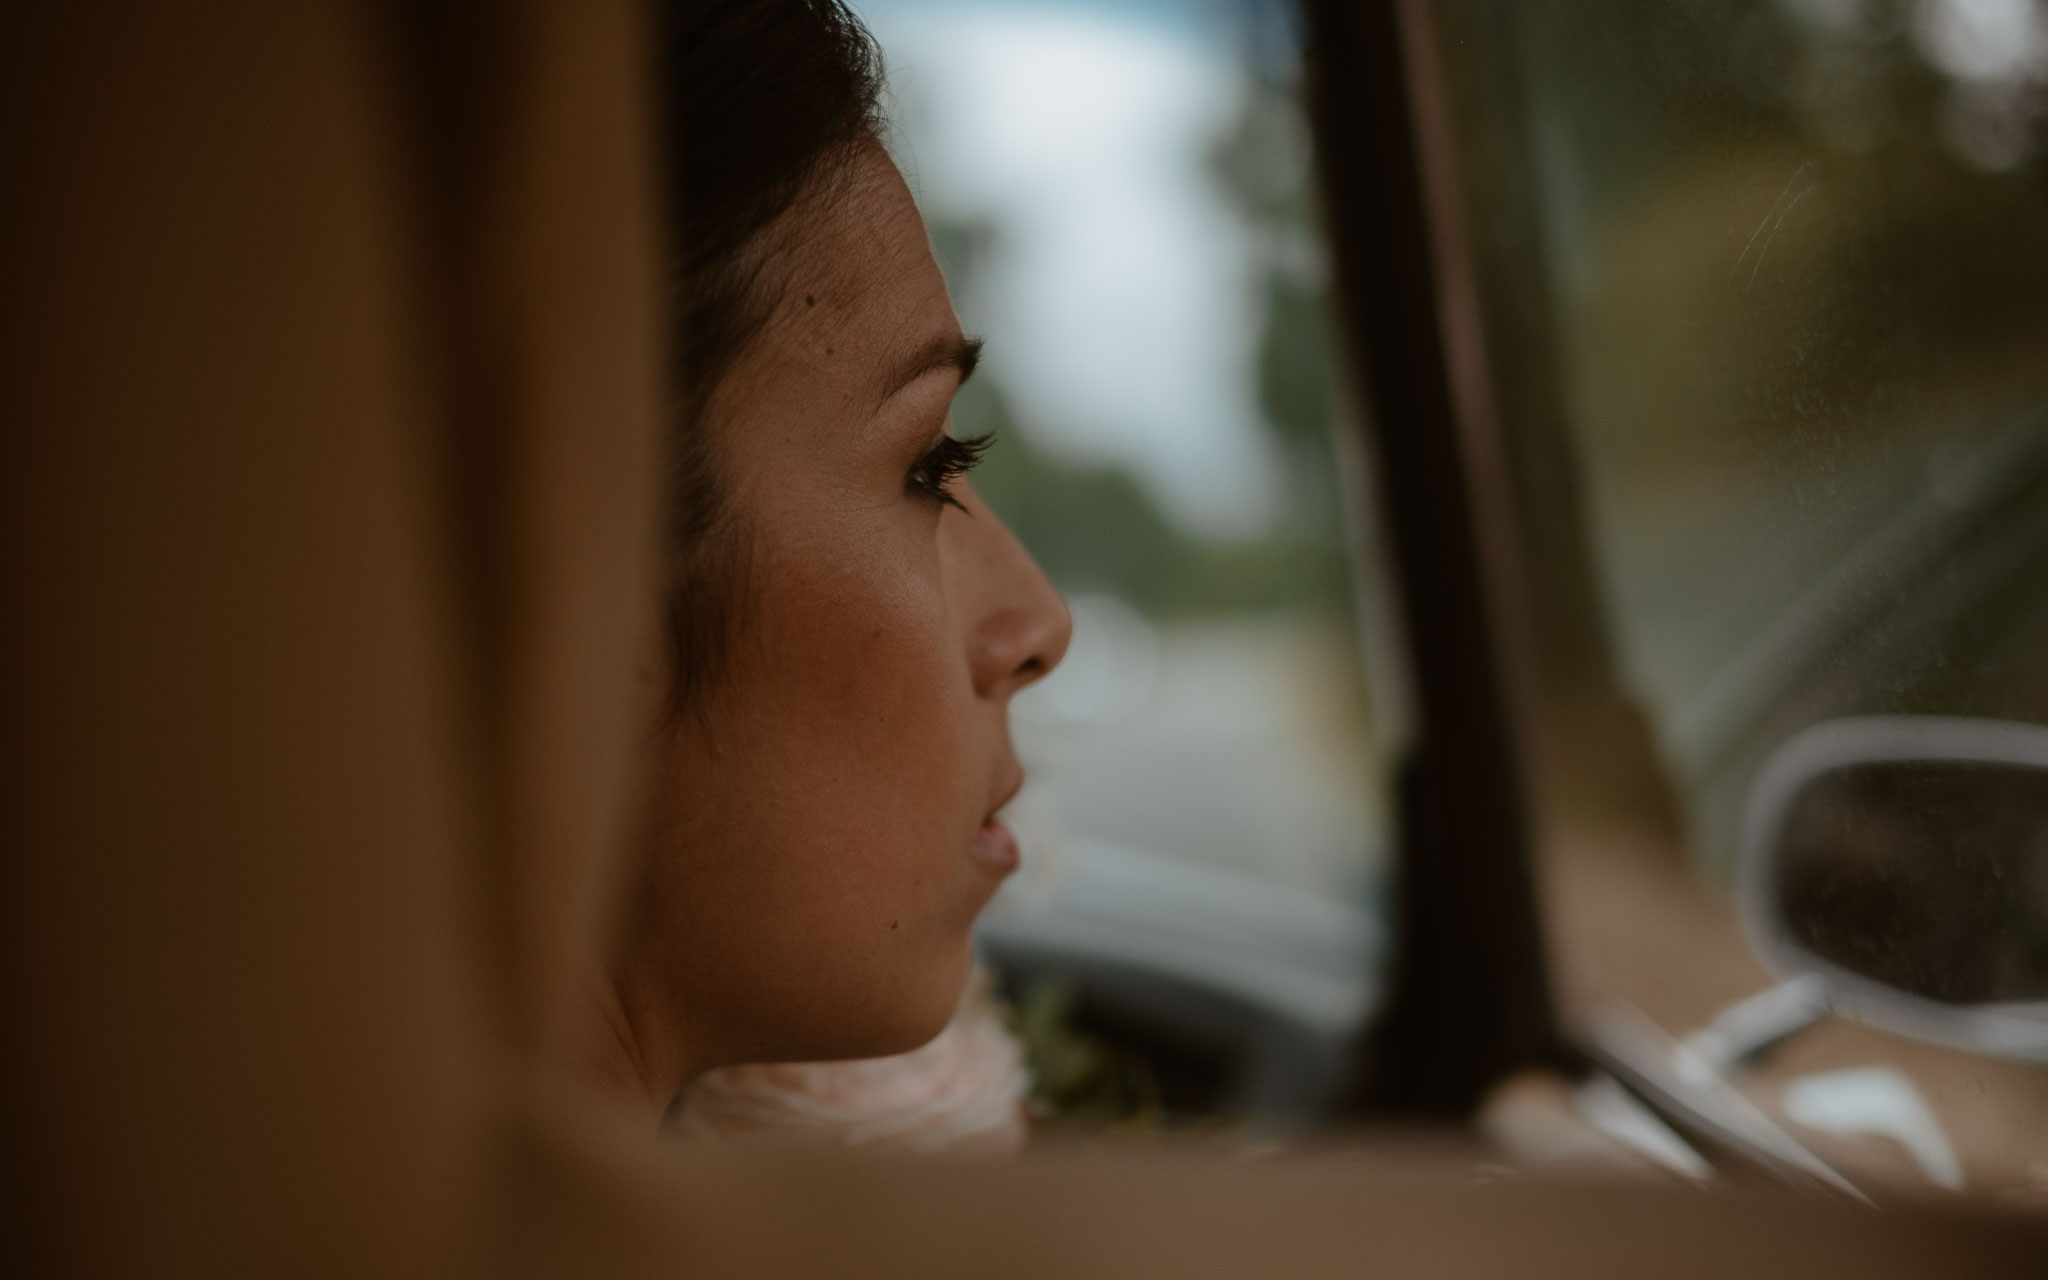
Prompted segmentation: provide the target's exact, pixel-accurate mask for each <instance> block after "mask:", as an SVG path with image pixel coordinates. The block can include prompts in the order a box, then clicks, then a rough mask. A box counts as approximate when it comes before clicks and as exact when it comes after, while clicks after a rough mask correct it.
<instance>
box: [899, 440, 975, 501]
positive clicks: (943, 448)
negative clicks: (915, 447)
mask: <svg viewBox="0 0 2048 1280" xmlns="http://www.w3.org/2000/svg"><path fill="white" fill-rule="evenodd" d="M995 442H996V438H995V436H994V435H979V436H975V437H973V438H972V439H969V440H956V439H954V438H953V437H952V436H940V437H939V439H938V441H937V443H935V444H933V445H932V447H931V448H929V449H927V450H925V451H924V454H923V456H921V457H919V458H918V460H917V461H916V462H913V463H911V464H910V474H909V475H908V476H906V477H905V483H906V485H907V486H908V487H909V488H910V489H911V490H913V491H915V492H917V493H921V494H924V495H925V496H926V497H929V498H934V499H936V500H938V501H939V502H942V503H945V504H946V505H947V506H950V507H959V509H960V510H962V511H965V510H967V508H965V507H962V506H960V501H959V499H957V498H955V497H954V496H953V494H952V492H951V490H950V488H949V487H948V486H950V485H951V484H952V483H953V481H955V480H957V479H959V478H960V477H961V476H964V475H966V474H967V473H968V472H969V471H972V470H973V469H974V464H975V463H977V462H980V461H981V455H982V454H984V453H987V452H988V450H989V446H990V445H993V444H994V443H995Z"/></svg>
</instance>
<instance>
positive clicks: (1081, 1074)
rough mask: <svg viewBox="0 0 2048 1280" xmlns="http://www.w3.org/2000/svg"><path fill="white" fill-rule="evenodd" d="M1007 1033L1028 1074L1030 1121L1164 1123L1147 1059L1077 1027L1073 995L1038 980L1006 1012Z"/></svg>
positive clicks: (1098, 1125)
mask: <svg viewBox="0 0 2048 1280" xmlns="http://www.w3.org/2000/svg"><path fill="white" fill-rule="evenodd" d="M1007 1014H1008V1017H1007V1019H1006V1021H1007V1022H1008V1024H1009V1028H1010V1034H1011V1035H1013V1036H1015V1037H1017V1041H1018V1043H1020V1044H1022V1045H1023V1046H1024V1060H1025V1062H1026V1064H1027V1065H1028V1066H1029V1067H1030V1069H1031V1099H1030V1107H1031V1118H1032V1120H1033V1121H1034V1122H1035V1123H1037V1124H1038V1125H1040V1126H1048V1125H1050V1126H1061V1125H1066V1124H1072V1125H1075V1126H1078V1127H1081V1128H1085V1129H1089V1130H1100V1129H1102V1128H1103V1127H1105V1126H1128V1127H1132V1128H1141V1129H1154V1128H1158V1127H1160V1125H1161V1124H1162V1123H1163V1122H1164V1120H1165V1108H1164V1106H1163V1105H1162V1104H1161V1102H1160V1098H1159V1085H1158V1083H1157V1082H1156V1081H1155V1080H1154V1079H1153V1076H1152V1069H1151V1067H1150V1066H1148V1065H1147V1064H1146V1062H1145V1060H1144V1059H1143V1058H1140V1057H1139V1056H1137V1055H1136V1054H1134V1053H1131V1052H1129V1051H1128V1050H1124V1049H1120V1048H1118V1047H1116V1046H1114V1045H1112V1044H1110V1043H1109V1042H1107V1041H1105V1040H1103V1039H1101V1038H1099V1037H1097V1036H1092V1035H1089V1034H1088V1033H1087V1032H1085V1031H1082V1030H1081V1029H1080V1028H1078V1027H1076V1026H1075V1025H1074V994H1073V992H1072V991H1071V990H1069V989H1068V988H1067V987H1065V986H1062V985H1060V984H1059V983H1055V982H1040V983H1036V984H1034V985H1033V986H1032V987H1030V988H1029V989H1028V990H1026V991H1025V992H1024V994H1023V995H1022V997H1020V998H1019V999H1018V1001H1017V1002H1016V1003H1015V1004H1014V1005H1012V1006H1010V1007H1009V1008H1008V1010H1007Z"/></svg>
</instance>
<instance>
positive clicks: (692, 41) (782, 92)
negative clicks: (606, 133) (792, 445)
mask: <svg viewBox="0 0 2048 1280" xmlns="http://www.w3.org/2000/svg"><path fill="white" fill-rule="evenodd" d="M658 21H659V24H660V45H659V48H660V66H659V69H658V76H659V79H658V84H659V86H660V98H661V134H660V136H661V141H662V145H663V147H664V164H663V176H664V179H665V184H666V195H667V202H668V203H667V219H666V221H667V230H668V253H669V264H670V279H669V297H670V300H671V301H670V320H671V350H672V351H673V352H674V359H673V363H672V365H671V368H670V385H671V388H672V392H673V394H672V396H671V410H670V415H669V427H670V430H669V444H670V447H669V449H668V462H667V466H668V475H667V477H666V481H667V483H666V494H665V497H666V502H667V514H668V534H669V539H670V554H671V562H672V564H673V565H674V572H673V575H672V578H671V583H670V587H669V593H668V602H667V615H668V630H669V634H670V638H671V646H670V647H671V651H672V652H671V656H672V658H673V661H674V673H675V674H674V682H673V686H672V697H671V709H672V710H677V711H679V710H681V709H682V708H684V707H685V706H688V705H690V704H691V703H692V702H693V700H694V697H695V695H696V694H697V693H698V692H699V691H700V690H701V689H702V687H703V686H704V684H705V683H706V682H707V681H709V680H711V679H713V678H714V675H715V670H716V666H717V663H718V661H719V659H720V655H721V652H722V650H723V648H724V645H725V641H726V638H727V635H728V633H729V632H730V630H731V629H732V626H733V625H734V622H735V613H736V609H737V607H738V604H739V602H740V600H741V598H742V597H743V596H744V588H743V582H744V578H745V573H744V555H743V553H742V552H741V551H740V549H739V547H738V546H737V545H736V544H737V542H738V541H739V539H738V538H737V536H735V535H736V531H735V530H733V529H732V528H731V525H732V519H731V516H732V513H731V512H729V511H728V510H727V509H726V506H725V504H724V502H723V501H722V497H721V492H722V486H721V485H720V483H719V475H718V466H717V459H716V457H715V453H714V450H713V448H712V440H711V432H710V431H709V430H708V429H707V417H708V415H709V413H710V412H711V409H712V404H713V398H714V394H715V393H716V391H717V389H718V385H719V383H720V381H721V380H722V379H723V378H724V377H725V375H726V374H727V373H728V372H730V370H731V368H732V365H733V362H734V361H735V360H736V359H737V358H738V356H739V355H740V353H741V352H742V351H744V350H745V349H746V346H747V344H748V343H749V342H751V341H752V340H753V339H754V337H755V336H756V335H757V334H758V333H759V332H760V329H761V326H762V325H763V324H764V323H765V322H766V320H767V318H768V316H769V315H770V313H772V312H773V310H774V309H775V305H776V303H777V301H778V300H779V298H780V290H781V285H782V283H783V279H782V274H783V273H782V271H781V264H780V263H779V262H778V261H777V258H778V251H779V250H782V249H786V247H787V244H786V242H783V243H776V242H772V241H771V240H770V237H768V236H767V235H766V233H767V232H768V231H769V228H770V227H771V226H773V225H774V224H775V223H776V222H777V221H778V220H779V219H781V218H782V217H783V215H784V214H787V213H788V212H790V210H791V209H792V208H793V207H794V206H795V205H796V204H797V203H798V201H799V200H800V199H804V198H806V197H809V196H813V195H816V194H817V193H818V192H819V191H820V189H821V188H826V187H829V185H830V184H832V183H834V182H836V181H838V180H839V177H840V174H841V172H842V171H843V169H844V166H845V162H846V161H847V160H848V159H849V158H850V157H851V156H852V155H853V154H854V152H855V150H856V148H858V147H859V146H860V144H861V143H862V142H863V141H865V140H867V139H869V138H872V137H874V136H876V135H877V134H878V133H879V132H880V129H881V120H880V105H879V104H880V98H881V90H882V59H881V52H880V50H879V49H878V48H877V47H876V45H875V42H874V39H873V37H871V36H870V35H869V34H868V32H867V30H866V28H864V27H863V26H862V25H861V23H860V20H859V19H858V18H856V17H854V15H853V14H852V13H851V12H850V11H849V10H848V9H847V8H846V6H845V5H844V4H843V3H841V2H840V0H671V2H669V3H664V4H662V5H660V7H659V17H658Z"/></svg>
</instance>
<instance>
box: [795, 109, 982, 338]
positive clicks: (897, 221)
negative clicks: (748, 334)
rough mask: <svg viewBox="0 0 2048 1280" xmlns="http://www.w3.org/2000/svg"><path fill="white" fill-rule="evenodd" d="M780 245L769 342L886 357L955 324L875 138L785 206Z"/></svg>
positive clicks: (905, 196) (925, 242)
mask: <svg viewBox="0 0 2048 1280" xmlns="http://www.w3.org/2000/svg"><path fill="white" fill-rule="evenodd" d="M780 248H781V253H780V254H779V256H780V257H781V258H782V262H783V272H784V274H783V281H782V287H781V289H780V297H779V299H778V301H777V304H776V307H775V310H774V312H773V313H772V314H771V318H770V321H769V326H768V327H769V329H770V331H771V344H770V345H787V344H791V343H794V344H795V345H796V346H798V347H800V348H807V349H820V350H822V348H823V347H830V348H831V349H832V354H833V355H838V354H840V349H841V347H842V346H845V347H848V348H850V349H851V350H850V352H849V354H858V355H861V356H864V357H872V358H876V359H886V358H887V356H888V355H889V354H891V353H892V352H895V351H897V350H899V349H915V348H916V347H918V346H920V345H922V344H923V343H925V342H927V341H929V340H930V339H931V337H933V336H934V335H935V334H938V333H942V332H945V331H949V330H954V329H957V328H958V321H957V320H956V319H955V318H954V316H953V309H952V303H951V302H950V301H949V300H948V298H947V296H946V284H945V279H944V277H943V276H942V275H941V274H940V272H939V268H938V263H937V262H936V261H935V260H934V259H933V257H932V251H931V241H930V239H929V238H928V236H927V235H926V233H925V226H924V219H923V217H922V216H921V215H920V214H919V213H918V210H917V204H916V201H915V200H914V199H913V198H912V197H911V194H910V188H909V186H908V185H907V184H906V183H905V182H904V181H903V176H902V174H901V173H899V172H898V171H897V169H896V165H895V163H894V162H893V161H891V160H890V159H889V157H888V154H887V153H886V152H885V151H883V150H882V148H881V146H880V145H879V144H875V143H867V144H863V145H862V146H861V148H860V150H859V151H858V153H857V154H856V155H855V156H854V158H853V159H852V160H851V161H849V162H848V166H847V168H846V169H844V170H842V171H841V172H839V173H838V174H835V175H834V176H833V180H832V181H830V182H828V183H826V184H824V185H823V186H822V187H821V189H820V191H819V192H818V194H816V195H815V196H813V197H811V198H810V199H808V200H806V201H805V202H804V203H803V204H800V205H799V206H798V207H797V208H796V209H793V210H792V211H791V213H790V216H789V219H788V222H787V225H786V228H785V235H784V238H783V242H782V245H781V246H780ZM775 339H779V340H780V341H775Z"/></svg>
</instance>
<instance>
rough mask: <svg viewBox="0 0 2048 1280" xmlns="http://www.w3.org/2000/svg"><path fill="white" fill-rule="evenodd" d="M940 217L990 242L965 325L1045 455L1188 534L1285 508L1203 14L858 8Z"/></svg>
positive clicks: (1125, 2)
mask: <svg viewBox="0 0 2048 1280" xmlns="http://www.w3.org/2000/svg"><path fill="white" fill-rule="evenodd" d="M855 2H856V7H857V8H858V9H859V10H860V11H861V13H862V15H863V16H864V17H865V18H866V19H867V20H868V21H869V23H870V25H871V26H872V28H873V29H874V31H875V33H876V35H877V36H878V37H879V38H880V39H881V41H882V43H883V46H884V48H885V49H886V50H887V53H888V55H889V71H890V79H891V88H892V94H893V99H894V106H895V110H894V113H893V114H894V116H895V121H896V125H897V130H898V135H899V136H898V137H897V139H896V145H897V151H898V154H899V158H900V159H901V160H902V162H903V164H904V167H905V169H906V171H907V173H908V175H909V177H910V179H911V182H912V185H913V186H914V187H915V188H917V190H918V192H919V197H920V199H921V200H922V201H923V203H924V205H925V208H926V211H927V214H928V216H931V217H933V218H934V219H963V220H968V219H981V220H986V221H987V222H988V223H989V224H990V225H992V226H993V228H994V230H995V232H996V237H995V241H994V244H993V246H992V249H991V253H990V256H989V258H988V260H987V261H985V262H984V263H982V264H981V265H980V274H979V277H978V278H977V280H976V281H975V293H974V296H971V297H967V298H963V299H961V300H960V301H961V304H962V310H963V313H964V315H965V318H966V320H967V322H968V323H969V324H970V325H971V326H974V327H977V328H980V329H982V330H984V331H985V333H986V334H987V336H988V337H989V339H990V341H989V355H988V362H987V367H988V368H989V370H990V371H991V373H992V375H993V376H994V377H995V379H996V380H997V381H998V382H999V383H1000V384H1001V386H1002V388H1003V390H1004V392H1005V393H1006V394H1007V395H1008V396H1009V398H1010V401H1011V404H1012V406H1013V408H1014V410H1015V411H1016V414H1017V417H1018V419H1019V422H1020V423H1021V425H1022V426H1023V428H1024V429H1025V430H1028V431H1029V432H1031V435H1032V439H1033V442H1034V443H1035V444H1038V445H1040V446H1041V447H1043V448H1046V449H1048V450H1050V451H1053V452H1055V453H1057V454H1059V455H1061V456H1063V457H1065V458H1067V459H1068V460H1070V461H1082V460H1087V461H1096V462H1107V463H1116V464H1119V465H1122V466H1125V467H1127V468H1128V469H1129V470H1130V471H1131V472H1132V473H1133V474H1134V475H1135V476H1136V477H1137V478H1138V480H1139V481H1140V483H1142V484H1143V485H1144V486H1145V487H1146V488H1147V490H1148V491H1149V492H1150V493H1151V494H1152V496H1153V497H1154V499H1155V500H1156V501H1158V502H1159V504H1160V506H1161V507H1162V508H1163V509H1164V511H1165V512H1166V513H1167V515H1168V516H1169V517H1170V518H1172V519H1173V520H1175V521H1176V522H1177V523H1180V524H1181V525H1182V526H1183V527H1185V528H1187V529H1189V530H1190V531H1193V532H1201V533H1206V534H1210V535H1215V536H1221V537H1243V536H1249V535H1253V534H1256V533H1258V532H1260V531H1261V530H1263V529H1264V528H1265V527H1267V526H1268V525H1269V524H1270V522H1271V521H1272V519H1273V517H1274V515H1275V514H1276V512H1277V509H1278V504H1279V501H1280V475H1279V467H1278V460H1277V459H1276V458H1275V457H1274V455H1273V452H1272V446H1271V444H1270V441H1269V436H1268V432H1267V431H1266V430H1265V428H1264V427H1263V426H1262V425H1261V422H1260V417H1259V408H1258V405H1257V396H1256V393H1255V382H1254V377H1253V368H1252V360H1253V351H1254V338H1255V337H1256V334H1257V326H1258V324H1259V321H1260V315H1259V311H1258V307H1259V305H1260V297H1261V294H1260V292H1259V287H1258V286H1259V280H1258V278H1257V275H1256V263H1255V262H1254V260H1253V256H1252V242H1251V239H1250V237H1249V236H1248V234H1247V231H1246V228H1245V227H1244V225H1243V224H1242V222H1241V220H1240V219H1239V217H1238V216H1237V214H1236V213H1235V211H1234V210H1233V209H1232V208H1231V207H1230V205H1229V203H1228V201H1227V200H1226V198H1225V196H1224V194H1223V192H1222V191H1220V190H1219V189H1218V188H1217V186H1216V184H1215V183H1214V181H1213V179H1212V178H1211V177H1210V176H1209V173H1208V168H1207V155H1208V152H1209V150H1210V148H1211V146H1212V145H1213V143H1214V141H1215V139H1216V138H1217V137H1218V135H1219V133H1220V132H1221V131H1223V130H1224V129H1226V128H1227V127H1228V126H1229V125H1230V123H1231V122H1232V121H1233V120H1234V119H1235V118H1236V116H1237V114H1238V113H1239V112H1240V111H1241V110H1242V108H1243V105H1244V101H1245V94H1246V90H1247V82H1246V71H1245V69H1244V66H1243V63H1242V57H1241V54H1240V52H1239V51H1238V49H1237V48H1236V47H1234V45H1233V43H1232V33H1231V30H1230V28H1229V26H1228V25H1227V24H1225V23H1224V22H1222V21H1220V20H1219V10H1218V9H1217V7H1216V6H1215V5H1213V4H1207V3H1204V2H1203V0H1101V2H1099V3H1084V2H1083V0H865V2H862V0H855Z"/></svg>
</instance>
